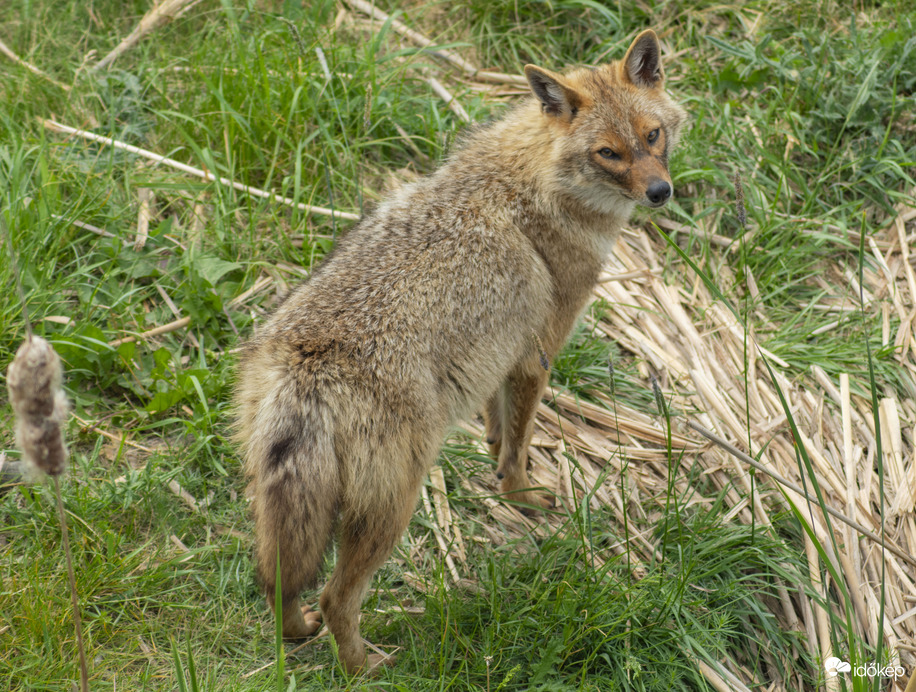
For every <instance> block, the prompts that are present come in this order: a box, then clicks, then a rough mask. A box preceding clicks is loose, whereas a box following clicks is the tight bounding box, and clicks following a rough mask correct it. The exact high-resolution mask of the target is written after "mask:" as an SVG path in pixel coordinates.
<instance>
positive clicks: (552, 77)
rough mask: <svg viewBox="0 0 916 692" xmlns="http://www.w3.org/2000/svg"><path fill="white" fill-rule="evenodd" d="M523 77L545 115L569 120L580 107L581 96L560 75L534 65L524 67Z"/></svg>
mask: <svg viewBox="0 0 916 692" xmlns="http://www.w3.org/2000/svg"><path fill="white" fill-rule="evenodd" d="M525 77H527V78H528V84H529V85H530V86H531V91H533V92H534V95H535V96H537V97H538V100H539V101H540V102H541V108H542V109H543V110H544V112H545V113H547V114H549V115H556V116H563V117H565V118H569V119H570V120H572V119H573V118H574V117H575V116H576V113H577V112H578V111H579V107H580V106H581V105H582V96H581V94H579V92H578V91H576V90H575V89H574V88H573V87H572V86H570V85H569V83H568V82H567V81H566V80H565V79H564V78H563V76H562V75H558V74H557V73H555V72H551V71H550V70H545V69H544V68H542V67H537V66H535V65H525Z"/></svg>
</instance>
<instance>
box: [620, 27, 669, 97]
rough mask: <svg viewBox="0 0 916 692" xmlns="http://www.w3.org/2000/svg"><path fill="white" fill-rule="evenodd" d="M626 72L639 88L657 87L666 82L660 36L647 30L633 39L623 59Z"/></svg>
mask: <svg viewBox="0 0 916 692" xmlns="http://www.w3.org/2000/svg"><path fill="white" fill-rule="evenodd" d="M623 65H624V70H625V71H626V75H627V77H628V78H629V80H630V81H631V82H632V83H633V84H635V85H636V86H638V87H650V88H652V87H657V86H661V84H662V82H664V81H665V72H664V70H662V49H661V46H659V45H658V36H656V35H655V32H654V31H652V29H646V30H645V31H643V32H642V33H641V34H640V35H639V36H637V37H636V38H635V39H633V43H631V44H630V47H629V49H628V50H627V54H626V55H625V56H624V58H623Z"/></svg>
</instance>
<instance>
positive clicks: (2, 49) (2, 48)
mask: <svg viewBox="0 0 916 692" xmlns="http://www.w3.org/2000/svg"><path fill="white" fill-rule="evenodd" d="M0 53H3V54H4V55H5V56H6V57H8V58H9V59H10V60H12V61H13V62H14V63H16V64H17V65H21V66H22V67H24V68H25V69H27V70H28V71H29V72H32V73H33V74H36V75H38V76H39V77H41V78H42V79H46V80H48V81H49V82H51V84H53V85H54V86H56V87H60V88H61V89H63V90H64V91H70V87H69V86H67V85H66V84H63V83H62V82H58V81H57V80H56V79H54V77H52V76H51V75H49V74H48V73H47V72H45V71H44V70H40V69H39V68H37V67H35V65H33V64H32V63H30V62H27V61H25V60H23V59H22V58H20V57H19V56H18V55H16V53H14V52H13V51H12V50H11V49H10V47H9V46H7V45H6V44H5V43H4V42H3V41H0Z"/></svg>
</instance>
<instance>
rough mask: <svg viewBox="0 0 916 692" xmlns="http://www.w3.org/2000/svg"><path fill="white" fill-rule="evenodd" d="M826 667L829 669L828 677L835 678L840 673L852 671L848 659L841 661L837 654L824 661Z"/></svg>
mask: <svg viewBox="0 0 916 692" xmlns="http://www.w3.org/2000/svg"><path fill="white" fill-rule="evenodd" d="M824 669H825V670H826V671H827V677H828V678H835V677H836V676H837V675H839V674H840V673H848V672H849V671H851V670H852V666H851V665H849V664H848V663H847V662H846V661H841V660H840V659H838V658H837V657H836V656H831V657H830V658H828V659H827V660H826V661H824Z"/></svg>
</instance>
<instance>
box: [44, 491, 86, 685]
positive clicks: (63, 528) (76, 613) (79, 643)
mask: <svg viewBox="0 0 916 692" xmlns="http://www.w3.org/2000/svg"><path fill="white" fill-rule="evenodd" d="M52 478H53V479H54V493H55V494H56V495H57V514H58V516H59V517H60V535H61V538H62V539H63V543H64V555H65V556H66V558H67V577H68V578H69V580H70V600H71V601H72V603H73V628H74V630H75V631H76V648H77V649H78V650H79V655H80V689H82V692H89V666H88V665H87V663H86V646H85V644H84V643H83V621H82V618H81V617H80V604H79V599H78V598H77V596H76V576H75V574H74V572H73V555H72V554H71V553H70V536H69V529H68V528H67V513H66V512H65V511H64V501H63V500H62V499H61V496H60V477H59V476H52Z"/></svg>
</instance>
